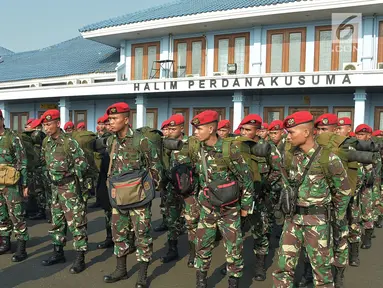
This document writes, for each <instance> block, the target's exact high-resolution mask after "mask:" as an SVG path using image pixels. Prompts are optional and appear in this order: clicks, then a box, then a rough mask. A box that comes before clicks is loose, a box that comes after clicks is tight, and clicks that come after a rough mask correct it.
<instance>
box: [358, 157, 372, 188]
mask: <svg viewBox="0 0 383 288" xmlns="http://www.w3.org/2000/svg"><path fill="white" fill-rule="evenodd" d="M358 166H359V167H358V178H357V182H356V193H359V192H361V190H362V189H363V188H364V187H366V186H367V181H368V179H370V178H371V177H372V164H369V165H362V164H361V163H359V165H358Z"/></svg>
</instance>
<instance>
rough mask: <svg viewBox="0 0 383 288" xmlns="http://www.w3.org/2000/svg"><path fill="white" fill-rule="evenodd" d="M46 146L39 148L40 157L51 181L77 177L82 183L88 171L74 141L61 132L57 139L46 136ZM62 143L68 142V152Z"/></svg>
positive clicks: (86, 164) (78, 147)
mask: <svg viewBox="0 0 383 288" xmlns="http://www.w3.org/2000/svg"><path fill="white" fill-rule="evenodd" d="M47 137H48V139H47V142H46V145H43V147H42V148H41V157H42V161H43V163H46V165H45V168H46V169H47V170H48V173H49V176H50V178H51V180H52V181H61V180H62V179H64V178H67V177H71V176H77V177H78V179H79V181H80V182H83V180H84V175H85V173H86V171H87V169H88V163H87V162H86V158H85V156H84V151H82V149H81V148H80V146H79V144H78V143H77V141H76V140H74V139H72V138H71V137H70V136H69V135H68V134H66V133H64V132H63V131H61V132H60V134H59V136H58V137H57V139H53V138H52V137H50V136H47ZM64 141H68V146H69V147H68V149H69V151H65V145H64Z"/></svg>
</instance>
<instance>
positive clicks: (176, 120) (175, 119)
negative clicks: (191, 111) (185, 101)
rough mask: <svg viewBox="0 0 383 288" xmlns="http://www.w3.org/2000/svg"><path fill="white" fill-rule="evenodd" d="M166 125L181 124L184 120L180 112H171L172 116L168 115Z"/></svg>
mask: <svg viewBox="0 0 383 288" xmlns="http://www.w3.org/2000/svg"><path fill="white" fill-rule="evenodd" d="M168 121H169V122H168V123H169V124H168V125H169V126H177V125H182V124H184V122H185V118H184V116H182V115H181V114H173V115H172V116H170V118H169V119H168Z"/></svg>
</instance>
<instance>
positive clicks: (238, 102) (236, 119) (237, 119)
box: [233, 91, 245, 129]
mask: <svg viewBox="0 0 383 288" xmlns="http://www.w3.org/2000/svg"><path fill="white" fill-rule="evenodd" d="M244 101H245V96H243V94H242V91H236V92H234V95H233V102H234V108H233V129H237V127H238V125H239V124H240V123H241V121H242V119H243V117H244V114H245V111H244V105H243V102H244Z"/></svg>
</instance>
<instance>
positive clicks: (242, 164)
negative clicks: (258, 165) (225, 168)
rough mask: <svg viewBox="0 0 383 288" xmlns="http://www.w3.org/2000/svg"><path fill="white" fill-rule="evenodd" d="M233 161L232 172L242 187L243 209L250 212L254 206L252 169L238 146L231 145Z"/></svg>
mask: <svg viewBox="0 0 383 288" xmlns="http://www.w3.org/2000/svg"><path fill="white" fill-rule="evenodd" d="M230 150H231V151H230V152H231V153H230V154H231V155H230V157H231V161H232V163H233V168H234V169H232V172H233V173H234V175H235V177H236V178H237V180H238V182H239V184H240V187H241V188H242V189H241V190H242V195H241V209H242V210H244V211H249V210H250V209H251V206H252V204H253V194H254V180H253V175H252V174H251V172H250V167H249V166H248V164H247V162H246V161H245V159H244V158H243V156H242V154H241V151H240V149H239V147H238V146H237V145H231V149H230Z"/></svg>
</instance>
